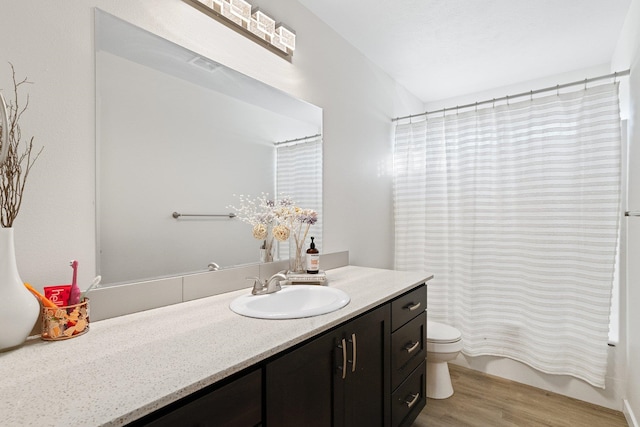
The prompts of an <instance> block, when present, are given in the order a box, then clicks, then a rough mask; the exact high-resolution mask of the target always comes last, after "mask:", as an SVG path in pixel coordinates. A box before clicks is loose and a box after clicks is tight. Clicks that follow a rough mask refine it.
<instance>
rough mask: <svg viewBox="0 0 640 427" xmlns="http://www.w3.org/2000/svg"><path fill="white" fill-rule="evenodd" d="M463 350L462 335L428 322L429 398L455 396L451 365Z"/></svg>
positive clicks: (454, 330) (442, 325) (441, 324)
mask: <svg viewBox="0 0 640 427" xmlns="http://www.w3.org/2000/svg"><path fill="white" fill-rule="evenodd" d="M461 350H462V334H461V333H460V331H459V330H457V329H456V328H454V327H453V326H449V325H445V324H444V323H438V322H433V321H431V320H427V397H430V398H431V399H446V398H447V397H450V396H451V395H452V394H453V386H452V385H451V376H450V375H449V365H448V364H447V362H449V361H450V360H454V359H455V358H456V357H457V356H458V353H460V351H461Z"/></svg>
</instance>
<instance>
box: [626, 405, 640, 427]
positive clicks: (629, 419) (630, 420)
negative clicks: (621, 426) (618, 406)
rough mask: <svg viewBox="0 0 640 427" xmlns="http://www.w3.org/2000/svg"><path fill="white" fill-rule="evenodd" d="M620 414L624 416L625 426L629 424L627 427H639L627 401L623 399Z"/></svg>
mask: <svg viewBox="0 0 640 427" xmlns="http://www.w3.org/2000/svg"><path fill="white" fill-rule="evenodd" d="M622 413H623V414H624V417H625V418H626V419H627V424H629V427H640V425H638V420H637V419H636V417H635V415H634V414H633V410H632V409H631V406H629V401H628V400H627V399H624V401H623V408H622Z"/></svg>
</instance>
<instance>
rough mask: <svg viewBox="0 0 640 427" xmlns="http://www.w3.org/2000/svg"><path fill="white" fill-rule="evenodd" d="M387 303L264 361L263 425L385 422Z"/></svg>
mask: <svg viewBox="0 0 640 427" xmlns="http://www.w3.org/2000/svg"><path fill="white" fill-rule="evenodd" d="M389 337H390V306H389V305H388V304H385V305H383V306H381V307H379V308H377V309H374V310H373V311H370V312H368V313H366V314H364V315H362V316H360V317H358V318H356V319H355V320H351V321H349V322H347V323H346V324H344V325H341V326H339V327H338V328H336V329H333V330H331V331H329V332H327V333H324V334H323V335H321V336H319V337H317V338H314V339H313V340H312V341H310V342H308V343H306V344H303V345H302V346H301V347H299V348H296V349H295V350H292V351H290V352H287V354H286V355H284V356H282V357H280V358H278V359H276V360H274V361H272V362H270V363H268V364H267V365H266V371H265V380H266V396H265V397H266V400H265V408H266V419H265V421H266V423H265V425H266V427H270V426H274V427H276V426H277V427H283V426H296V427H298V426H305V427H313V426H318V427H320V426H322V427H326V426H336V427H339V426H370V427H374V426H388V425H389V416H388V415H389V414H390V409H389V402H390V399H389V398H390V386H389V375H388V373H389V372H388V361H389V349H390V347H389Z"/></svg>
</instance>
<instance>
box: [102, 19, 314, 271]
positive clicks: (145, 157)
mask: <svg viewBox="0 0 640 427" xmlns="http://www.w3.org/2000/svg"><path fill="white" fill-rule="evenodd" d="M95 43H96V92H97V96H96V99H97V108H96V111H97V117H96V123H97V132H96V138H97V144H98V145H97V149H96V155H97V170H98V178H97V224H98V225H97V227H98V229H97V236H98V237H97V244H98V248H97V253H98V257H99V258H98V260H97V264H98V269H99V273H100V274H101V275H102V277H103V283H120V282H129V281H138V280H144V279H148V278H155V277H166V276H173V275H182V274H185V273H190V272H196V271H204V270H207V268H208V266H209V265H210V264H211V263H216V264H217V265H219V266H221V267H228V266H233V265H240V264H247V263H254V262H258V261H259V256H260V253H259V247H260V243H261V242H258V241H256V240H255V239H254V238H253V236H252V234H251V229H250V227H248V226H247V224H245V223H242V222H241V221H238V220H237V218H230V216H229V215H228V214H229V213H230V209H229V206H232V205H237V203H238V199H237V197H236V196H234V195H241V194H242V195H260V194H261V193H268V194H271V195H275V194H277V189H276V181H277V179H276V175H277V173H276V148H275V146H276V145H277V144H278V143H282V142H284V141H291V140H302V141H306V138H307V137H312V136H313V137H314V138H310V139H313V140H315V141H317V140H318V139H319V137H318V136H319V135H320V134H321V132H322V110H321V109H320V108H318V107H316V106H314V105H311V104H308V103H306V102H303V101H300V100H297V99H295V98H293V97H291V96H290V95H288V94H286V93H283V92H281V91H279V90H277V89H275V88H272V87H269V86H267V85H265V84H263V83H261V82H259V81H256V80H254V79H251V78H249V77H247V76H245V75H243V74H241V73H238V72H236V71H234V70H231V69H229V68H227V67H225V66H223V65H221V64H218V63H216V62H215V61H212V60H210V59H208V58H203V57H201V56H200V55H198V54H196V53H194V52H192V51H190V50H188V49H185V48H183V47H181V46H178V45H176V44H174V43H171V42H169V41H167V40H165V39H162V38H161V37H158V36H156V35H154V34H152V33H149V32H147V31H145V30H142V29H141V28H138V27H136V26H134V25H131V24H129V23H127V22H125V21H122V20H120V19H119V18H116V17H114V16H112V15H110V14H108V13H106V12H103V11H100V10H96V35H95ZM284 145H287V144H284ZM321 157H322V155H321V152H320V154H319V159H318V161H320V162H321ZM320 171H321V165H320ZM320 173H321V172H320ZM320 182H321V178H320ZM319 194H321V189H320V193H319ZM289 195H291V196H292V197H293V198H294V200H296V201H299V202H301V200H299V198H297V197H296V195H295V194H289ZM174 212H177V213H179V214H182V215H183V216H181V217H179V218H174V216H173V215H172V214H173V213H174ZM185 214H186V215H188V214H194V215H201V214H202V215H219V216H185ZM319 214H320V212H319ZM320 227H321V225H320V224H318V225H317V228H316V230H318V231H320V230H319V229H320ZM316 241H317V240H316Z"/></svg>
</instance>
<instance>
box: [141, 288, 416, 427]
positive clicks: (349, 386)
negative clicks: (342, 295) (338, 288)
mask: <svg viewBox="0 0 640 427" xmlns="http://www.w3.org/2000/svg"><path fill="white" fill-rule="evenodd" d="M426 298H427V295H426V286H425V285H421V286H418V287H416V288H414V289H413V290H411V291H409V292H407V293H405V294H403V295H401V296H399V297H397V298H395V299H394V300H392V301H391V302H388V303H384V304H382V305H380V306H378V307H377V308H374V309H372V310H370V311H368V312H366V313H364V314H361V315H360V316H358V317H355V318H354V319H352V320H349V321H347V322H346V323H344V324H341V325H339V326H337V327H335V328H333V329H331V330H329V331H327V332H324V333H321V334H320V335H318V336H316V337H313V338H311V339H309V340H308V341H306V342H304V343H302V344H300V345H297V346H295V347H293V348H292V349H289V350H286V351H284V352H283V353H280V354H279V355H276V356H274V357H272V358H270V359H269V360H266V361H264V362H262V363H260V364H259V365H258V366H255V367H253V368H250V369H247V370H246V371H244V372H241V373H239V374H236V375H234V376H233V377H230V378H227V379H225V380H223V381H221V382H220V383H216V384H213V385H211V386H209V387H207V388H205V389H203V390H200V391H199V392H197V393H194V394H192V395H190V396H187V397H185V398H184V399H182V400H180V401H178V402H175V403H174V404H172V405H169V406H167V407H166V408H162V409H160V410H158V411H156V412H155V413H153V414H151V415H148V416H146V417H144V418H142V419H140V420H138V421H136V422H134V423H132V425H136V426H153V427H161V426H171V427H173V426H178V425H179V426H193V427H195V426H216V427H218V426H231V427H235V426H242V427H252V426H264V427H288V426H291V427H300V426H304V427H315V426H317V427H329V426H335V427H359V426H363V427H375V426H381V427H399V426H401V427H405V426H410V425H411V423H412V422H413V421H414V420H415V418H416V417H417V415H418V414H419V413H420V411H421V410H422V408H424V406H425V403H426V398H425V391H426V390H425V387H426V386H425V378H426V370H425V355H426V342H425V340H426V313H425V311H424V309H425V305H426Z"/></svg>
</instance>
